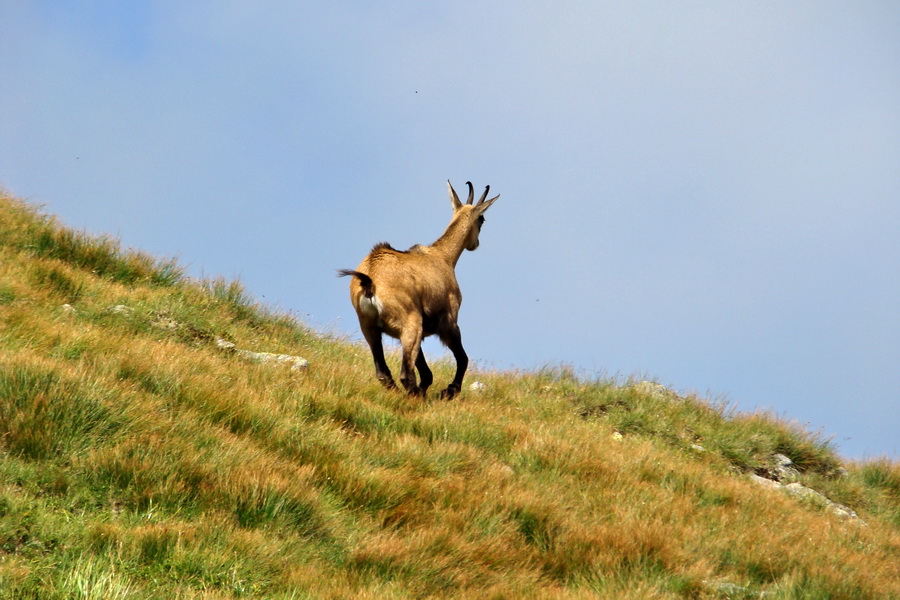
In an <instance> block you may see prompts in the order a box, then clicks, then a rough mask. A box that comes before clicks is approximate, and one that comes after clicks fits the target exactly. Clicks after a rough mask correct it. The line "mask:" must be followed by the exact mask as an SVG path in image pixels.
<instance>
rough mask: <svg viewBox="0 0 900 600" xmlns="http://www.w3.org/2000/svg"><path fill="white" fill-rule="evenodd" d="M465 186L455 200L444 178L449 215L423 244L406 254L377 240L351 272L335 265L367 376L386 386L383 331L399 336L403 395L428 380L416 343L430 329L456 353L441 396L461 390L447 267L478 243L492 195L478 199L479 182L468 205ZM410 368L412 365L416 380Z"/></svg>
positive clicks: (456, 300) (461, 356) (452, 284)
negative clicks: (364, 351) (368, 365)
mask: <svg viewBox="0 0 900 600" xmlns="http://www.w3.org/2000/svg"><path fill="white" fill-rule="evenodd" d="M466 185H468V186H469V198H468V200H467V202H466V203H465V204H463V203H461V202H460V201H459V197H458V196H457V195H456V191H455V190H454V189H453V186H452V185H450V182H449V181H448V182H447V186H448V188H449V192H450V202H451V205H452V206H453V218H452V219H451V220H450V225H448V226H447V229H446V231H444V233H443V235H441V237H440V238H438V240H437V241H436V242H434V243H433V244H431V245H430V246H413V247H412V248H410V249H409V250H407V251H406V252H402V251H399V250H395V249H394V248H392V247H391V246H390V245H389V244H386V243H381V244H378V245H376V246H375V247H374V248H373V249H372V251H371V252H370V253H369V255H368V256H366V257H365V258H364V259H363V261H362V262H361V263H360V265H359V267H357V268H356V270H351V269H343V270H340V271H338V273H339V274H340V275H342V276H343V275H350V276H353V280H352V281H351V282H350V301H351V302H352V303H353V307H354V308H355V309H356V314H357V316H358V317H359V326H360V329H361V330H362V333H363V336H364V337H365V338H366V341H367V342H368V344H369V347H370V348H371V350H372V358H373V359H374V360H375V375H376V377H377V378H378V380H379V381H381V382H382V383H383V384H384V385H385V386H386V387H388V388H394V387H396V384H395V383H394V379H393V377H392V376H391V372H390V369H388V366H387V363H386V362H385V360H384V349H383V347H382V342H381V337H382V334H383V333H386V334H388V335H389V336H391V337H394V338H397V339H399V340H400V345H401V346H402V348H403V364H402V366H401V372H400V383H401V384H402V385H403V387H404V388H405V389H406V391H407V392H408V393H409V394H410V395H420V396H424V395H425V392H426V390H427V389H428V387H429V386H430V385H431V383H432V381H433V378H432V374H431V370H430V369H429V368H428V363H427V362H426V361H425V356H424V354H422V346H421V344H422V339H423V338H425V337H428V336H429V335H434V334H437V336H438V337H439V338H440V340H441V342H443V343H444V345H446V346H447V347H448V348H449V349H450V351H451V352H453V356H454V358H455V359H456V376H455V377H454V379H453V381H452V382H451V383H450V385H449V386H447V389H445V390H444V391H443V392H442V393H441V396H442V397H444V398H452V397H453V396H455V395H456V394H458V393H459V391H460V389H461V388H462V380H463V376H464V375H465V372H466V368H467V366H468V362H469V360H468V357H467V356H466V352H465V350H464V349H463V346H462V338H461V336H460V332H459V327H458V326H457V324H456V322H457V317H458V315H459V306H460V304H461V303H462V294H461V293H460V291H459V284H458V283H457V282H456V273H455V270H454V269H455V267H456V263H457V261H459V257H460V255H461V254H462V251H463V250H475V249H476V248H477V247H478V234H479V232H480V231H481V226H482V224H483V223H484V217H483V213H484V212H485V211H486V210H487V209H488V207H490V205H491V204H493V202H494V201H495V200H496V199H497V198H499V196H495V197H494V198H491V199H490V200H487V201H485V198H486V197H487V193H488V190H490V186H487V187H486V188H485V190H484V194H482V196H481V199H480V200H479V201H478V203H477V204H473V203H472V201H473V198H474V190H473V188H472V184H471V183H470V182H466ZM414 367H415V368H416V369H418V371H419V379H420V381H419V383H418V385H417V384H416V376H415V372H414V370H413V368H414Z"/></svg>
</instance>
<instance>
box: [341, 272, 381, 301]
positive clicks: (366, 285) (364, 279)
mask: <svg viewBox="0 0 900 600" xmlns="http://www.w3.org/2000/svg"><path fill="white" fill-rule="evenodd" d="M347 276H351V277H356V278H357V279H359V283H360V285H362V288H363V293H364V294H365V296H366V298H371V297H373V296H374V295H375V283H374V282H373V281H372V278H371V277H369V276H368V275H366V274H365V273H360V272H359V271H354V270H353V269H338V277H347Z"/></svg>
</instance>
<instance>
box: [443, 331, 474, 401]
mask: <svg viewBox="0 0 900 600" xmlns="http://www.w3.org/2000/svg"><path fill="white" fill-rule="evenodd" d="M441 341H442V342H444V344H446V345H447V347H448V348H450V352H452V353H453V358H455V359H456V376H455V377H454V378H453V381H451V382H450V385H448V386H447V389H445V390H444V391H442V392H441V398H442V399H444V400H450V399H452V398H453V397H454V396H456V395H457V394H459V391H460V390H461V389H462V382H463V377H464V376H465V374H466V369H467V368H468V366H469V357H468V356H467V355H466V351H465V350H464V349H463V345H462V335H461V334H460V333H459V327H457V326H456V325H454V326H453V327H452V328H451V329H450V330H449V331H447V332H446V333H444V334H442V335H441Z"/></svg>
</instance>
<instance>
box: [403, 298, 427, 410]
mask: <svg viewBox="0 0 900 600" xmlns="http://www.w3.org/2000/svg"><path fill="white" fill-rule="evenodd" d="M400 346H401V347H402V348H403V365H402V367H401V369H400V383H401V384H402V385H403V387H404V388H405V389H406V393H408V394H409V395H410V396H424V395H425V390H424V389H422V388H420V387H419V386H418V385H416V371H415V366H416V365H417V364H419V363H420V361H419V355H420V354H421V353H422V318H421V316H420V315H414V316H411V317H410V318H409V319H408V320H407V322H406V325H405V326H404V327H403V331H402V332H400ZM424 360H425V358H424V356H423V357H422V362H424ZM425 368H426V369H427V368H428V366H427V365H426V367H425Z"/></svg>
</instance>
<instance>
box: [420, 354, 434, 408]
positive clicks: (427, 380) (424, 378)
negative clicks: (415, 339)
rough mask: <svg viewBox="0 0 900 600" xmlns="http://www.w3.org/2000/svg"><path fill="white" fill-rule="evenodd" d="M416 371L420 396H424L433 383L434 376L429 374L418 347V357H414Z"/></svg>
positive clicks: (429, 370)
mask: <svg viewBox="0 0 900 600" xmlns="http://www.w3.org/2000/svg"><path fill="white" fill-rule="evenodd" d="M416 369H417V370H418V371H419V387H420V388H421V389H422V396H425V392H427V391H428V387H429V386H430V385H431V382H433V381H434V376H433V375H432V374H431V369H430V368H428V363H427V362H425V353H424V352H422V346H419V355H418V356H417V357H416Z"/></svg>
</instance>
